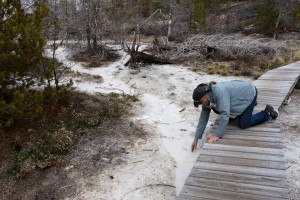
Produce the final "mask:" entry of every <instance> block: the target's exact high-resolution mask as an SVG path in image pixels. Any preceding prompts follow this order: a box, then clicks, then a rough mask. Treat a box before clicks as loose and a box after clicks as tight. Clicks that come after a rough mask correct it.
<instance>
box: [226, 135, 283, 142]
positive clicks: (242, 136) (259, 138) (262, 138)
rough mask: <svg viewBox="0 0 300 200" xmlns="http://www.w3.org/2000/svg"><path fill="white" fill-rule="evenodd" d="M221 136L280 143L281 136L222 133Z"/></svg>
mask: <svg viewBox="0 0 300 200" xmlns="http://www.w3.org/2000/svg"><path fill="white" fill-rule="evenodd" d="M223 138H224V139H232V140H254V141H262V142H265V141H266V142H276V143H282V139H281V138H275V137H263V136H251V135H231V134H224V136H223Z"/></svg>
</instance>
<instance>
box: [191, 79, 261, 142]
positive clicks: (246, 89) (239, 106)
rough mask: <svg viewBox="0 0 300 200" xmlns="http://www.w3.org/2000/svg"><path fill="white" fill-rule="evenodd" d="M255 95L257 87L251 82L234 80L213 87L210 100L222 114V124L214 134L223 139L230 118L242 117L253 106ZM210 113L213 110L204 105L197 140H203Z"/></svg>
mask: <svg viewBox="0 0 300 200" xmlns="http://www.w3.org/2000/svg"><path fill="white" fill-rule="evenodd" d="M255 95H256V91H255V87H254V86H253V85H252V83H251V82H250V81H243V80H233V81H226V82H220V83H217V84H215V85H213V86H212V90H211V92H210V95H209V98H208V99H209V101H210V102H211V103H212V104H214V105H215V109H216V110H217V111H218V112H219V113H220V123H219V125H218V127H217V129H216V130H215V131H214V132H213V134H215V135H217V136H218V137H222V136H223V134H224V130H225V128H226V126H227V124H228V121H229V116H239V115H241V114H242V113H243V112H244V111H245V110H246V108H247V107H248V106H249V105H250V104H251V102H252V101H253V99H254V97H255ZM210 112H211V108H207V107H205V106H203V105H202V111H201V115H200V118H199V122H198V126H197V129H196V135H195V140H198V139H201V138H202V135H203V132H204V130H205V127H206V125H207V122H208V119H209V115H210Z"/></svg>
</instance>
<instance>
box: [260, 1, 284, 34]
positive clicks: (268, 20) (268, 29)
mask: <svg viewBox="0 0 300 200" xmlns="http://www.w3.org/2000/svg"><path fill="white" fill-rule="evenodd" d="M278 16H279V11H278V9H276V1H275V0H265V1H264V2H263V3H262V5H261V6H260V7H259V8H258V9H257V12H256V22H257V25H258V26H259V27H260V28H261V33H262V34H264V35H267V36H272V35H273V34H274V33H275V32H276V22H277V20H278Z"/></svg>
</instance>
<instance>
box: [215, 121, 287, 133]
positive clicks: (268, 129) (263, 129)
mask: <svg viewBox="0 0 300 200" xmlns="http://www.w3.org/2000/svg"><path fill="white" fill-rule="evenodd" d="M265 124H266V123H264V124H262V126H259V125H257V126H252V127H249V128H247V129H245V130H247V131H261V132H274V133H280V132H281V129H280V128H279V127H278V128H276V127H275V128H271V127H264V126H263V125H265ZM216 125H217V124H216ZM216 125H214V126H215V127H212V128H213V129H215V128H217V127H216ZM226 130H242V129H240V128H239V127H236V126H227V127H226Z"/></svg>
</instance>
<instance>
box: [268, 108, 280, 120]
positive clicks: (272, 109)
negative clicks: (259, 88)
mask: <svg viewBox="0 0 300 200" xmlns="http://www.w3.org/2000/svg"><path fill="white" fill-rule="evenodd" d="M265 111H266V112H268V113H270V116H271V117H272V119H276V118H277V117H278V113H277V112H276V111H275V110H274V108H273V107H272V106H270V105H266V108H265Z"/></svg>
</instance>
